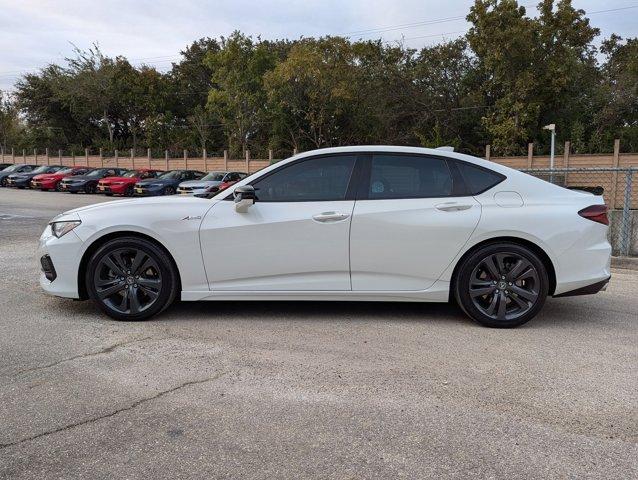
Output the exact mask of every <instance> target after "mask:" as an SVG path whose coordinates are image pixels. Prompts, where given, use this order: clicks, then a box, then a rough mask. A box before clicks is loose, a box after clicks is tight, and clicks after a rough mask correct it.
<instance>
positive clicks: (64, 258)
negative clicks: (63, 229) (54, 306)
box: [37, 225, 83, 298]
mask: <svg viewBox="0 0 638 480" xmlns="http://www.w3.org/2000/svg"><path fill="white" fill-rule="evenodd" d="M82 243H83V242H82V240H81V239H80V237H78V235H77V234H76V233H75V231H74V230H72V231H70V232H69V233H67V234H66V235H64V236H63V237H62V238H57V237H54V236H53V234H52V233H51V226H50V225H47V228H46V229H45V230H44V232H43V233H42V235H41V236H40V241H39V244H38V253H37V259H38V263H39V264H40V270H41V271H40V286H41V287H42V289H43V290H44V291H45V292H46V293H49V294H51V295H55V296H57V297H65V298H79V292H78V270H79V266H80V260H81V251H82ZM43 257H44V258H45V260H44V262H45V264H46V263H50V264H49V265H46V266H45V265H43V264H42V258H43ZM52 272H55V273H54V274H52Z"/></svg>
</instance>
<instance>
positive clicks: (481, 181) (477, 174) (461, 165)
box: [456, 161, 506, 195]
mask: <svg viewBox="0 0 638 480" xmlns="http://www.w3.org/2000/svg"><path fill="white" fill-rule="evenodd" d="M456 166H457V167H458V169H459V172H460V173H461V176H462V177H463V181H464V182H465V186H466V188H467V194H468V195H478V194H480V193H483V192H485V191H487V190H489V189H490V188H492V187H494V186H496V185H498V184H499V183H501V182H502V181H503V180H505V178H506V177H505V175H502V174H500V173H498V172H495V171H493V170H490V169H488V168H484V167H479V166H478V165H472V164H471V163H467V162H463V161H458V162H456Z"/></svg>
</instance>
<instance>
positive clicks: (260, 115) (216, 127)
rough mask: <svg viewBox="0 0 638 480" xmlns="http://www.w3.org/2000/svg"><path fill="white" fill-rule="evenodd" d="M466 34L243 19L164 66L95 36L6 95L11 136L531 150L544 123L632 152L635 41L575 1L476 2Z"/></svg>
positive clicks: (203, 144)
mask: <svg viewBox="0 0 638 480" xmlns="http://www.w3.org/2000/svg"><path fill="white" fill-rule="evenodd" d="M467 18H468V20H469V21H470V22H471V28H470V30H469V31H468V33H467V34H466V35H465V36H463V37H461V38H459V39H457V40H454V41H451V42H443V43H440V44H438V45H434V46H429V47H425V48H422V49H420V50H413V49H409V48H405V47H404V46H403V45H401V44H386V43H383V42H382V41H380V40H371V41H355V42H352V41H349V40H347V39H345V38H342V37H323V38H302V39H299V40H292V41H290V40H277V41H265V40H261V39H260V38H252V37H249V36H246V35H244V34H242V33H240V32H234V33H233V34H232V35H230V36H229V37H228V38H224V37H221V38H219V39H214V38H202V39H199V40H197V41H195V42H193V43H192V44H191V45H189V46H187V47H186V48H185V49H184V50H183V51H182V52H181V53H182V58H181V60H180V61H179V62H176V63H174V64H173V65H172V68H171V69H170V71H168V72H166V73H162V72H159V71H157V70H156V69H155V68H152V67H148V66H141V67H135V66H133V65H131V64H130V63H129V62H128V60H127V59H126V58H123V57H116V58H109V57H107V56H105V55H103V54H102V52H101V51H100V50H99V48H98V47H97V46H94V47H93V48H91V49H90V50H88V51H86V52H85V51H80V50H76V51H75V52H74V55H73V56H72V57H71V58H69V59H66V61H65V62H64V64H62V65H56V64H52V65H48V66H47V67H45V68H43V69H42V70H41V71H40V72H38V73H36V74H27V75H25V76H24V77H23V78H22V79H21V80H20V81H19V82H18V83H17V85H16V93H15V95H14V97H13V98H12V99H8V97H7V96H6V95H5V96H4V97H3V96H1V95H0V143H2V144H3V145H5V146H6V147H7V149H8V148H10V147H12V146H13V147H16V148H33V147H38V148H43V147H45V146H48V147H49V148H52V149H56V148H64V149H71V148H74V149H76V151H77V150H81V149H83V148H84V147H92V148H97V147H104V148H106V149H114V148H118V149H120V150H123V149H127V148H135V149H142V148H143V149H145V148H153V149H156V150H163V149H171V150H173V151H175V152H176V153H177V152H179V153H181V149H191V150H193V149H195V150H203V149H207V150H208V151H217V152H219V151H220V150H222V149H230V150H231V154H233V155H241V154H242V151H243V150H246V149H250V150H252V151H253V156H256V155H264V154H265V153H266V152H265V150H266V149H268V148H271V149H274V150H275V152H276V155H284V154H288V153H290V151H291V150H292V149H293V148H296V149H298V150H306V149H311V148H317V147H324V146H334V145H344V144H399V145H401V144H403V145H423V146H439V145H452V146H454V147H455V148H457V149H460V150H461V151H465V152H469V153H475V154H482V153H483V151H484V146H485V144H487V143H490V144H491V145H492V151H493V153H494V154H496V155H498V154H524V153H525V151H526V145H527V143H528V142H530V141H535V143H536V150H537V151H541V152H542V151H547V149H548V144H549V135H548V133H547V132H546V131H544V130H542V127H543V126H544V125H546V124H548V123H555V124H556V125H557V136H558V138H557V141H558V144H559V145H561V144H562V142H563V141H565V140H571V141H572V149H573V151H574V152H592V151H609V150H610V149H611V147H612V143H613V139H614V138H621V139H622V142H621V145H622V146H623V148H624V149H631V150H633V151H636V150H638V39H636V38H630V39H627V40H623V39H621V38H620V37H618V36H616V35H612V36H611V37H610V38H609V39H607V40H605V41H603V42H602V46H601V48H600V52H599V51H598V50H597V49H596V48H595V47H594V40H595V38H596V37H597V35H598V34H599V32H598V30H597V29H596V28H594V27H593V26H592V25H590V22H589V20H588V19H587V18H586V17H585V13H584V12H583V11H582V10H578V9H575V8H574V7H573V5H572V3H571V0H558V1H554V0H542V1H541V2H540V3H539V5H538V15H537V16H535V17H531V16H528V14H527V12H526V9H525V7H523V6H521V5H520V4H519V3H518V2H517V1H516V0H475V3H474V5H473V6H472V8H471V9H470V11H469V14H468V16H467Z"/></svg>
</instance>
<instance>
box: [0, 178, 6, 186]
mask: <svg viewBox="0 0 638 480" xmlns="http://www.w3.org/2000/svg"><path fill="white" fill-rule="evenodd" d="M6 186H7V179H6V178H3V179H2V180H0V187H6Z"/></svg>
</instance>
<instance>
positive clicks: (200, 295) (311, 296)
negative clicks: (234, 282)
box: [181, 280, 450, 303]
mask: <svg viewBox="0 0 638 480" xmlns="http://www.w3.org/2000/svg"><path fill="white" fill-rule="evenodd" d="M449 289H450V282H446V281H443V280H439V281H437V282H435V284H434V285H432V287H430V288H429V289H427V290H419V291H357V292H353V291H329V290H320V291H298V290H295V291H286V290H249V291H228V290H224V291H205V292H201V291H187V290H184V291H182V295H181V299H182V301H199V300H204V301H215V300H246V301H269V300H273V301H281V300H292V301H333V302H444V303H445V302H447V301H448V299H449Z"/></svg>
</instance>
